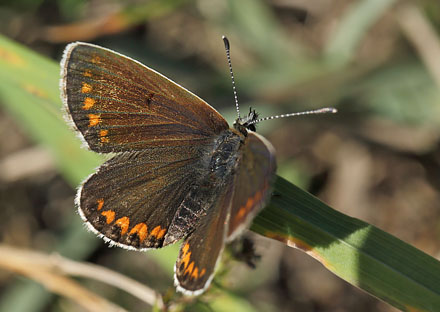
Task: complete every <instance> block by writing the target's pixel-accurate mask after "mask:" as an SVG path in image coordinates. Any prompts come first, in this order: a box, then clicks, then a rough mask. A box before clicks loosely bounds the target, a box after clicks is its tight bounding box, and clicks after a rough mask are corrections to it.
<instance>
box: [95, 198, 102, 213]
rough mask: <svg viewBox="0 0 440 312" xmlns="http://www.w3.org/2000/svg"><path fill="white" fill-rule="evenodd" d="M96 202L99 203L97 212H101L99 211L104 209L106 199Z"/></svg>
mask: <svg viewBox="0 0 440 312" xmlns="http://www.w3.org/2000/svg"><path fill="white" fill-rule="evenodd" d="M96 202H97V203H98V208H97V210H98V211H99V210H101V209H102V206H104V199H103V198H101V199H98V200H97V201H96Z"/></svg>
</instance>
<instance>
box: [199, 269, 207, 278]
mask: <svg viewBox="0 0 440 312" xmlns="http://www.w3.org/2000/svg"><path fill="white" fill-rule="evenodd" d="M205 273H206V270H205V269H202V270H201V271H200V275H199V277H202V276H203V275H205Z"/></svg>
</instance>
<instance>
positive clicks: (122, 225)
mask: <svg viewBox="0 0 440 312" xmlns="http://www.w3.org/2000/svg"><path fill="white" fill-rule="evenodd" d="M203 153H204V150H203V148H200V147H198V146H175V147H160V148H159V147H157V148H155V149H150V150H145V151H141V152H133V153H123V154H120V155H117V156H115V157H113V158H112V159H110V160H109V161H107V162H106V163H104V164H103V165H102V166H101V167H100V168H99V169H98V171H97V172H96V173H94V174H93V175H91V176H90V177H89V178H88V179H87V180H86V181H85V182H84V183H83V185H82V187H81V188H80V190H79V191H78V195H77V205H78V209H79V212H80V214H81V216H82V217H83V219H85V221H87V222H88V224H89V225H90V227H91V229H92V230H93V231H95V232H96V233H97V234H99V235H100V236H103V237H104V239H108V240H110V241H111V242H112V243H114V244H117V245H120V246H121V247H125V248H129V249H147V248H158V247H162V246H165V245H166V244H170V243H174V242H175V241H177V240H178V239H181V238H182V237H183V236H185V235H186V232H185V229H181V230H180V231H177V233H176V231H172V232H173V237H172V238H169V239H167V234H168V231H169V229H170V225H171V224H172V221H173V220H174V218H175V217H176V214H177V212H178V209H179V206H180V205H181V203H182V202H184V200H185V197H186V196H188V193H189V190H190V189H191V188H192V187H193V186H192V185H193V183H194V181H197V179H198V172H197V168H198V167H200V164H199V162H200V158H201V157H202V154H203Z"/></svg>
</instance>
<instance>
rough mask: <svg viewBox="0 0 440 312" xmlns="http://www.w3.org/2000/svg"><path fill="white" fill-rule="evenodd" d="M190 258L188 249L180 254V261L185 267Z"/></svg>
mask: <svg viewBox="0 0 440 312" xmlns="http://www.w3.org/2000/svg"><path fill="white" fill-rule="evenodd" d="M190 259H191V251H188V252H186V253H184V254H183V255H182V263H183V267H184V268H185V269H186V268H187V266H188V264H189V260H190Z"/></svg>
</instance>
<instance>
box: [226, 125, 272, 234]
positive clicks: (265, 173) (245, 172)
mask: <svg viewBox="0 0 440 312" xmlns="http://www.w3.org/2000/svg"><path fill="white" fill-rule="evenodd" d="M240 154H241V158H240V159H239V161H238V168H237V170H236V173H235V180H234V185H236V186H239V188H238V189H237V190H236V191H235V192H234V195H233V199H232V210H231V217H230V219H229V228H228V241H230V240H232V239H234V238H235V237H236V236H237V235H238V234H240V232H241V230H243V229H244V228H246V227H247V226H248V225H249V222H250V221H251V220H252V218H253V217H255V215H256V214H257V213H258V212H259V211H260V209H261V208H262V207H263V206H264V204H265V203H266V202H267V200H268V198H269V197H270V191H271V189H270V188H271V185H272V182H273V180H274V178H275V171H276V162H275V151H274V148H273V147H272V144H270V142H269V141H267V140H266V139H265V138H264V137H262V136H261V135H258V134H257V133H255V132H249V133H248V135H247V137H246V140H245V143H244V145H243V146H242V148H241V150H240Z"/></svg>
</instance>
